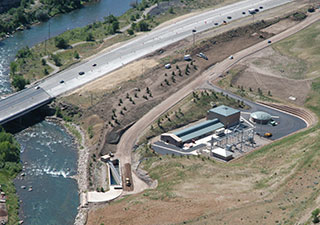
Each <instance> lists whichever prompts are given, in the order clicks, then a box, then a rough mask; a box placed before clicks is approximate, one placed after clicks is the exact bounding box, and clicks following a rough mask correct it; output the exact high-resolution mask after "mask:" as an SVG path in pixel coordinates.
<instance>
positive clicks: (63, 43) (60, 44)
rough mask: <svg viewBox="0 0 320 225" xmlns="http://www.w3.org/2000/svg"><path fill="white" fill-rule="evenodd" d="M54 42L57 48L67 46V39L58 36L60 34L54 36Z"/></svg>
mask: <svg viewBox="0 0 320 225" xmlns="http://www.w3.org/2000/svg"><path fill="white" fill-rule="evenodd" d="M54 43H55V46H56V47H57V48H63V49H66V48H68V46H69V44H68V41H67V40H66V39H64V38H63V37H60V36H58V37H55V39H54Z"/></svg>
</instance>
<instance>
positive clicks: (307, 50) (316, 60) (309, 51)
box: [272, 22, 320, 78]
mask: <svg viewBox="0 0 320 225" xmlns="http://www.w3.org/2000/svg"><path fill="white" fill-rule="evenodd" d="M319 30H320V22H316V23H314V24H313V25H311V26H310V27H307V28H306V29H304V30H302V31H299V32H298V33H296V34H294V35H292V36H291V37H289V38H287V39H285V40H283V41H280V42H278V43H275V44H274V45H272V47H273V49H274V50H276V51H278V52H280V53H281V54H282V55H285V56H288V57H293V58H296V59H297V60H298V62H299V64H302V66H301V65H299V64H298V65H291V67H292V66H298V67H302V68H303V70H300V71H297V73H302V74H303V77H302V78H311V77H316V76H318V71H319V70H320V31H319ZM287 66H288V65H287ZM289 66H290V65H289ZM293 78H295V76H294V77H293Z"/></svg>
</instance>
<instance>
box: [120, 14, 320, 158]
mask: <svg viewBox="0 0 320 225" xmlns="http://www.w3.org/2000/svg"><path fill="white" fill-rule="evenodd" d="M319 19H320V14H318V13H317V14H313V15H312V16H309V17H308V18H307V19H306V20H304V21H302V22H300V23H299V24H297V25H296V26H294V27H292V28H290V29H288V30H286V31H284V32H282V33H280V34H278V35H275V36H273V37H272V38H270V40H271V41H272V43H274V42H277V41H280V40H283V39H285V38H287V37H289V36H291V35H293V34H295V33H296V32H298V31H300V30H302V29H304V28H306V27H307V26H309V25H310V24H312V23H314V22H316V21H318V20H319ZM268 46H269V44H268V43H267V41H263V42H260V43H258V44H256V45H254V46H252V47H249V48H247V49H245V50H242V51H240V52H238V53H236V54H234V59H233V60H230V59H225V60H224V61H222V62H220V63H217V64H215V65H214V66H213V67H211V68H209V69H208V70H207V71H205V72H204V73H203V74H201V75H200V76H198V77H197V78H196V79H195V80H193V81H192V82H190V83H189V84H188V85H186V86H185V87H183V88H182V89H180V90H179V91H177V92H176V93H174V94H173V95H171V96H170V97H169V98H167V99H166V100H164V101H163V102H161V103H160V104H159V105H158V106H156V107H154V108H153V109H152V110H150V111H149V112H148V113H147V114H145V115H144V116H143V117H142V118H141V119H140V120H138V121H137V122H136V123H135V124H134V125H133V126H132V127H130V128H129V129H128V130H127V131H126V132H125V133H124V134H123V136H122V137H121V139H120V142H119V144H118V147H117V153H116V156H117V157H118V158H120V160H121V161H122V162H123V163H130V162H131V151H132V148H133V146H134V144H135V143H136V141H137V139H138V138H139V136H140V134H141V132H142V131H143V130H145V129H146V128H147V127H148V126H149V125H150V124H151V123H152V122H153V121H154V120H155V118H158V117H159V116H160V115H161V114H163V113H165V112H166V111H167V110H168V109H169V108H171V107H172V106H174V105H175V104H176V103H177V102H179V101H180V100H181V99H183V98H184V97H186V96H187V95H188V94H189V93H191V92H192V91H193V90H195V89H196V88H198V87H200V86H202V85H203V84H204V83H205V82H207V81H208V80H212V79H215V78H217V77H218V76H219V75H220V74H222V73H223V72H224V71H226V70H228V69H229V68H230V67H231V66H233V65H234V64H236V63H237V62H239V61H240V60H241V59H244V58H245V57H247V56H249V55H252V54H254V53H256V52H258V51H260V50H262V49H264V48H266V47H268Z"/></svg>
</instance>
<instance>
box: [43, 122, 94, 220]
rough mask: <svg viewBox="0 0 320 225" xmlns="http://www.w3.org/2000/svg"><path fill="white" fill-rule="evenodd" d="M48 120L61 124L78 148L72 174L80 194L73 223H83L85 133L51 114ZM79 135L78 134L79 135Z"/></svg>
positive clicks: (86, 185)
mask: <svg viewBox="0 0 320 225" xmlns="http://www.w3.org/2000/svg"><path fill="white" fill-rule="evenodd" d="M46 119H47V120H48V121H52V122H55V123H58V124H60V125H61V126H63V127H64V128H65V129H66V131H67V133H68V134H69V135H70V136H72V137H73V140H74V142H75V144H76V146H77V150H78V160H77V174H76V175H75V176H73V178H74V179H76V181H77V183H78V192H79V196H80V205H79V206H78V213H77V216H76V218H75V222H74V224H75V225H85V224H86V221H87V216H88V208H87V207H85V206H82V202H81V194H83V193H86V192H87V191H88V161H89V152H90V151H89V147H88V146H87V145H86V141H85V140H86V135H85V133H84V132H83V131H82V130H81V128H80V127H79V126H77V125H76V124H73V123H69V122H66V121H64V120H63V119H61V118H59V117H56V116H51V117H48V118H46ZM79 135H80V136H79Z"/></svg>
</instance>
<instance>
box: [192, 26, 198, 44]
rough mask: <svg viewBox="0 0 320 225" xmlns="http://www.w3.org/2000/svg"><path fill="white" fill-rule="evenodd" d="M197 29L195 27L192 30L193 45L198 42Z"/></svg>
mask: <svg viewBox="0 0 320 225" xmlns="http://www.w3.org/2000/svg"><path fill="white" fill-rule="evenodd" d="M196 32H197V31H196V30H195V29H194V30H192V34H193V46H194V45H195V43H196Z"/></svg>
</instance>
